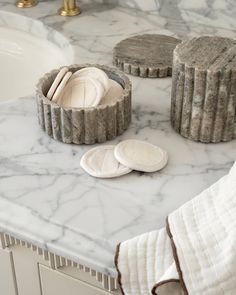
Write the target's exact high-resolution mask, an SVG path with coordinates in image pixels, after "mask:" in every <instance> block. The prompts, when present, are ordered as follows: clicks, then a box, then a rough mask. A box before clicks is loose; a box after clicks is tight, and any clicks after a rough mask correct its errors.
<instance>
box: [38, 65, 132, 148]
mask: <svg viewBox="0 0 236 295" xmlns="http://www.w3.org/2000/svg"><path fill="white" fill-rule="evenodd" d="M85 67H97V68H100V69H102V70H103V71H105V72H106V73H107V75H108V76H109V78H110V79H113V80H115V81H116V82H118V83H119V84H120V85H121V86H122V87H123V89H124V90H123V95H122V97H121V98H117V99H114V100H112V101H111V102H110V103H108V102H106V103H103V104H99V105H98V106H96V107H90V108H65V107H62V106H60V105H58V104H57V103H55V102H53V101H51V100H49V99H48V98H47V97H46V94H47V92H48V90H49V88H50V86H51V84H52V82H53V81H54V79H55V77H56V75H57V73H58V72H59V69H57V70H53V71H51V72H50V73H47V74H45V75H44V77H43V78H41V79H40V80H39V83H38V85H37V87H36V102H37V108H38V119H39V124H40V126H41V127H42V129H43V130H44V131H45V132H46V133H47V134H48V135H49V136H50V137H52V138H54V139H55V140H59V141H62V142H64V143H74V144H94V143H102V142H105V141H107V140H111V139H114V138H115V137H116V136H118V135H120V134H122V133H123V132H124V131H125V130H126V129H127V128H128V126H129V123H130V121H131V82H130V80H129V78H128V77H127V76H126V75H124V74H123V73H122V72H120V71H117V70H116V69H113V68H109V67H106V66H101V65H91V64H84V65H73V66H70V67H69V70H70V71H72V72H75V71H77V70H79V69H82V68H85Z"/></svg>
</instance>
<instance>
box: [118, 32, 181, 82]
mask: <svg viewBox="0 0 236 295" xmlns="http://www.w3.org/2000/svg"><path fill="white" fill-rule="evenodd" d="M180 42H181V41H180V40H179V39H176V38H174V37H171V36H166V35H158V34H144V35H138V36H134V37H131V38H127V39H125V40H122V41H121V42H119V43H118V44H117V45H116V46H115V48H114V50H113V63H114V65H115V66H117V67H118V68H119V69H121V70H122V71H123V72H125V73H127V74H131V75H133V76H140V77H142V78H164V77H167V76H171V74H172V60H173V50H174V48H175V47H176V45H177V44H179V43H180Z"/></svg>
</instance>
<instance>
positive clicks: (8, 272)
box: [0, 249, 17, 295]
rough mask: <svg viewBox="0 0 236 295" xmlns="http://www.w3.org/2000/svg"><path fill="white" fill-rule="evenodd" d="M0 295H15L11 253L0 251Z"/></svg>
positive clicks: (15, 288)
mask: <svg viewBox="0 0 236 295" xmlns="http://www.w3.org/2000/svg"><path fill="white" fill-rule="evenodd" d="M0 294H4V295H17V287H16V279H15V269H14V263H13V259H12V253H11V252H10V251H8V250H7V249H5V250H2V249H0Z"/></svg>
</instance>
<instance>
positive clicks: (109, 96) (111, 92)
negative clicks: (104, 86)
mask: <svg viewBox="0 0 236 295" xmlns="http://www.w3.org/2000/svg"><path fill="white" fill-rule="evenodd" d="M123 91H124V89H123V87H122V86H121V85H120V84H119V83H118V82H116V81H114V80H112V79H109V89H108V91H107V93H106V94H105V96H104V97H103V98H102V100H101V103H100V104H111V103H113V102H116V101H117V100H118V99H119V98H120V97H121V96H122V94H123Z"/></svg>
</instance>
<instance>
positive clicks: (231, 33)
mask: <svg viewBox="0 0 236 295" xmlns="http://www.w3.org/2000/svg"><path fill="white" fill-rule="evenodd" d="M103 2H104V3H103ZM121 2H122V7H121V6H119V1H92V0H91V1H89V0H86V1H80V6H81V8H82V10H83V13H82V14H81V15H80V16H79V17H74V18H70V19H67V18H63V17H60V16H57V14H56V11H57V9H58V8H59V6H60V4H61V1H43V2H40V3H39V4H38V6H36V7H35V8H33V9H27V10H18V9H17V8H15V7H14V6H13V4H12V2H11V3H10V2H8V1H5V2H3V1H1V2H0V9H2V10H7V11H12V12H17V13H20V14H24V15H28V16H31V17H33V18H36V19H39V20H41V21H42V22H43V23H44V24H46V25H49V26H51V27H52V28H54V29H57V30H58V31H60V33H63V34H64V35H65V36H66V37H67V38H69V39H70V40H71V43H72V44H73V46H74V51H75V61H76V63H83V62H90V63H92V62H98V63H103V64H108V65H110V64H111V62H112V48H113V46H114V45H115V44H116V42H118V41H120V40H121V39H123V38H125V37H127V36H130V35H134V34H136V33H147V32H152V33H153V32H155V33H164V34H168V35H173V36H177V37H181V38H189V37H192V36H199V35H202V34H209V35H221V36H228V37H232V38H235V37H236V20H235V14H236V3H235V1H234V0H201V1H200V0H195V1H189V0H178V1H177V0H169V1H166V0H159V1H148V2H147V6H145V7H143V5H144V4H143V2H144V1H138V0H137V1H134V0H133V1H120V3H121ZM141 3H142V4H141ZM140 8H143V9H144V10H145V11H143V10H141V9H140ZM52 38H53V37H52ZM131 79H132V82H133V122H132V124H131V126H130V128H129V130H128V131H127V132H126V133H124V134H123V135H122V136H120V137H119V138H117V139H116V140H115V141H112V142H109V143H116V142H119V141H120V140H122V139H127V138H137V139H143V140H146V141H149V142H151V143H154V144H158V145H160V146H161V147H163V148H164V149H166V150H167V151H168V152H169V157H170V160H169V164H168V166H167V167H166V168H165V169H164V170H162V171H160V172H158V173H152V174H141V173H138V172H134V173H131V174H130V175H127V176H124V177H121V178H118V179H113V180H98V179H94V178H92V177H90V176H89V175H87V174H85V173H84V171H83V170H82V169H81V168H80V167H79V161H80V158H81V155H82V154H83V153H84V152H85V151H87V150H88V149H90V148H91V147H88V146H72V145H66V144H62V143H58V142H55V141H54V140H52V139H50V138H48V137H47V136H46V135H45V134H44V133H43V132H42V131H41V130H40V128H39V125H38V122H37V117H36V107H35V102H34V99H33V96H32V97H27V98H21V99H19V100H18V101H15V102H14V103H8V104H6V103H5V104H2V105H1V107H0V227H1V228H2V229H3V230H4V231H6V232H10V233H13V234H14V235H17V236H19V237H21V238H22V239H28V240H30V241H33V242H34V243H37V244H38V245H41V246H43V247H45V248H48V249H50V250H52V251H55V252H56V253H59V254H62V255H65V256H67V257H70V258H72V259H74V260H78V261H80V262H81V263H85V264H87V265H88V266H90V267H93V268H95V269H96V270H99V271H102V272H104V273H108V274H112V275H115V274H116V273H115V270H114V265H113V255H114V250H115V246H116V244H117V243H118V242H120V241H122V240H125V239H128V238H130V237H133V236H135V235H138V234H140V233H143V232H146V231H149V230H153V229H158V228H160V227H161V226H163V224H164V221H165V217H166V215H167V214H168V213H169V212H171V211H172V210H174V209H175V208H177V207H178V206H180V205H181V204H183V203H184V202H186V201H187V200H189V199H191V198H192V197H194V196H195V195H196V194H197V193H199V192H200V191H201V190H203V189H204V188H206V187H208V186H209V185H210V184H212V183H213V182H215V181H216V180H217V179H219V178H220V177H221V176H222V175H224V174H225V173H226V172H227V171H228V169H229V168H230V166H231V165H232V164H233V161H234V160H235V159H236V141H235V140H234V141H232V142H229V143H222V144H209V145H205V144H201V143H195V142H192V141H189V140H186V139H184V138H182V137H181V136H179V135H178V134H176V133H175V132H174V131H173V130H172V128H171V126H170V120H169V112H170V90H171V79H169V78H167V79H160V80H147V79H145V80H143V79H140V78H133V77H131Z"/></svg>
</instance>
